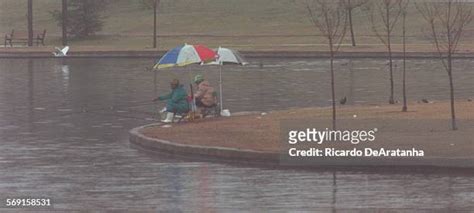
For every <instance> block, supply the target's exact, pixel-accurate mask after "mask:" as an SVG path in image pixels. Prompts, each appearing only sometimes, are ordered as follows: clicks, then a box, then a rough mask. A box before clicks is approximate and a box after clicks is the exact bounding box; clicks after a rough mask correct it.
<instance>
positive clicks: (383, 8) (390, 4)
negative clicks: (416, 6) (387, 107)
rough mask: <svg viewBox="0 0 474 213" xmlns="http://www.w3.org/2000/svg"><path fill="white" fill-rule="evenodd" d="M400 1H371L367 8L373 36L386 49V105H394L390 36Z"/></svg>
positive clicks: (400, 10) (397, 14) (399, 9)
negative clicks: (388, 94) (387, 92)
mask: <svg viewBox="0 0 474 213" xmlns="http://www.w3.org/2000/svg"><path fill="white" fill-rule="evenodd" d="M401 1H402V0H373V1H371V4H370V6H369V8H370V15H369V17H370V18H369V19H370V22H371V23H372V30H373V31H374V33H375V35H376V36H377V37H378V38H379V39H380V41H382V43H383V44H385V46H386V47H387V52H388V60H389V71H390V73H389V75H390V98H389V100H388V103H390V104H394V103H395V100H394V97H393V91H394V86H393V62H392V36H393V29H394V28H395V24H396V23H397V21H398V18H399V17H400V14H401V12H402V9H401Z"/></svg>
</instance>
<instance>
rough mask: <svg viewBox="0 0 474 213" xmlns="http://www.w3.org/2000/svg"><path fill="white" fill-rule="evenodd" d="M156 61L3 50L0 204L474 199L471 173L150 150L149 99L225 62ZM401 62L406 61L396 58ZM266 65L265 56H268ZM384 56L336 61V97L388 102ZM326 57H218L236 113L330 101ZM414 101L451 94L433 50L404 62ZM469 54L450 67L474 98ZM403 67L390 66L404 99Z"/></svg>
mask: <svg viewBox="0 0 474 213" xmlns="http://www.w3.org/2000/svg"><path fill="white" fill-rule="evenodd" d="M153 62H154V61H153V60H152V59H123V58H120V59H67V60H58V59H0V198H1V199H2V200H1V201H0V210H2V208H3V207H4V205H5V203H4V202H5V199H6V198H25V197H39V198H51V199H52V203H53V205H54V208H55V209H62V210H66V209H67V210H84V209H87V210H100V209H105V208H107V209H111V210H139V211H155V210H162V211H180V210H189V209H192V210H196V211H205V212H208V211H226V210H234V211H237V210H244V211H254V212H264V211H270V210H277V211H294V210H312V211H321V212H327V211H333V212H336V211H337V212H339V211H360V212H366V211H371V210H372V211H376V210H390V211H406V210H409V211H416V212H431V211H432V210H433V209H438V210H439V209H441V210H440V211H441V212H451V211H455V210H457V211H466V212H470V211H472V210H473V209H474V174H473V173H472V172H469V173H467V172H456V173H454V174H449V173H446V172H436V171H432V172H423V173H421V172H417V171H416V170H414V171H413V172H387V171H385V172H363V171H343V170H340V171H338V170H318V171H305V170H276V169H268V168H255V167H248V166H239V165H227V164H218V163H209V162H198V161H184V160H179V159H174V158H171V157H166V156H159V155H157V154H150V153H146V152H143V151H140V150H137V149H134V148H133V147H130V144H129V142H128V130H129V129H131V128H133V127H136V126H139V125H144V124H149V123H152V122H153V120H152V119H153V118H154V116H156V114H155V112H156V109H157V108H160V107H163V103H160V104H159V105H158V106H156V105H154V104H151V102H150V100H152V99H153V98H154V97H155V96H157V95H158V94H162V93H164V92H167V91H168V87H169V84H168V82H169V81H170V80H171V79H173V78H178V79H180V80H181V81H182V83H183V84H185V85H189V82H190V79H192V77H193V75H194V74H197V73H202V74H204V75H205V77H206V78H208V79H209V81H210V82H211V84H213V85H217V83H218V70H219V67H214V66H190V67H184V68H173V69H169V70H160V71H158V72H151V71H147V67H151V66H152V65H153ZM396 63H397V64H399V66H400V65H401V61H396ZM260 64H263V66H261V65H260ZM385 64H386V62H385V61H384V60H379V59H377V60H372V59H357V60H352V61H351V60H347V59H340V60H338V61H337V62H336V68H337V71H336V81H337V89H336V91H337V96H338V98H342V97H343V96H347V97H348V103H349V104H380V103H386V102H387V100H388V94H389V93H388V92H389V87H388V78H387V77H388V67H387V66H386V65H385ZM328 65H329V64H328V62H327V61H325V60H309V59H291V60H290V59H289V60H281V59H278V60H277V59H259V60H254V61H251V64H250V65H248V66H245V67H239V66H225V67H223V85H224V91H223V94H224V96H223V97H224V106H225V108H229V109H230V110H231V112H237V111H254V110H259V111H260V110H275V109H287V108H291V107H306V106H328V105H329V104H330V92H329V91H330V90H329V86H330V85H329V82H330V81H329V78H328V77H329V75H328V72H327V68H328ZM407 66H408V92H409V100H412V101H416V100H420V99H422V98H426V99H430V100H445V99H447V98H448V95H449V93H448V90H447V88H448V81H447V75H446V72H445V71H444V70H442V65H441V64H440V62H439V61H437V60H429V59H423V60H410V61H408V64H407ZM472 67H474V60H458V61H456V66H455V69H456V70H455V74H454V75H455V84H456V96H457V98H459V99H467V98H472V97H474V84H473V82H474V72H473V70H472ZM400 77H401V71H400V69H399V67H397V68H396V70H395V82H396V85H395V89H396V98H397V99H401V97H400V95H399V94H401V92H400V91H401V87H400V85H401V82H400Z"/></svg>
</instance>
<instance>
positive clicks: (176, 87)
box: [153, 79, 189, 123]
mask: <svg viewBox="0 0 474 213" xmlns="http://www.w3.org/2000/svg"><path fill="white" fill-rule="evenodd" d="M170 85H171V92H170V93H169V94H167V95H163V96H160V97H158V98H155V99H154V100H153V101H157V100H160V101H163V100H167V102H166V112H167V114H166V119H164V120H161V121H162V122H164V123H171V122H173V114H174V113H179V114H182V113H187V112H188V111H189V103H188V100H187V93H186V90H185V89H184V88H183V85H180V84H179V81H178V80H177V79H173V81H171V83H170Z"/></svg>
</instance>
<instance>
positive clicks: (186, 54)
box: [153, 44, 217, 69]
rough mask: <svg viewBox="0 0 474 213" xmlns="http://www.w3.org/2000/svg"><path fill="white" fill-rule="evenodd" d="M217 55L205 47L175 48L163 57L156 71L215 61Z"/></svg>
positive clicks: (186, 45) (156, 66) (188, 46)
mask: <svg viewBox="0 0 474 213" xmlns="http://www.w3.org/2000/svg"><path fill="white" fill-rule="evenodd" d="M216 58H217V53H216V52H215V51H214V50H212V49H210V48H207V47H206V46H204V45H200V44H198V45H189V44H184V45H181V46H178V47H175V48H173V49H172V50H170V51H168V52H167V53H165V55H163V57H161V59H160V60H159V61H158V63H156V64H155V66H154V67H153V68H154V69H163V68H168V67H174V66H186V65H189V64H195V63H206V62H210V61H214V60H216Z"/></svg>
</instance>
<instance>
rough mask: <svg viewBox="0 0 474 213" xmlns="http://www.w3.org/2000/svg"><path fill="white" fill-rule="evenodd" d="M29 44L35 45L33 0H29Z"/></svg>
mask: <svg viewBox="0 0 474 213" xmlns="http://www.w3.org/2000/svg"><path fill="white" fill-rule="evenodd" d="M28 46H29V47H31V46H33V0H28Z"/></svg>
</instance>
